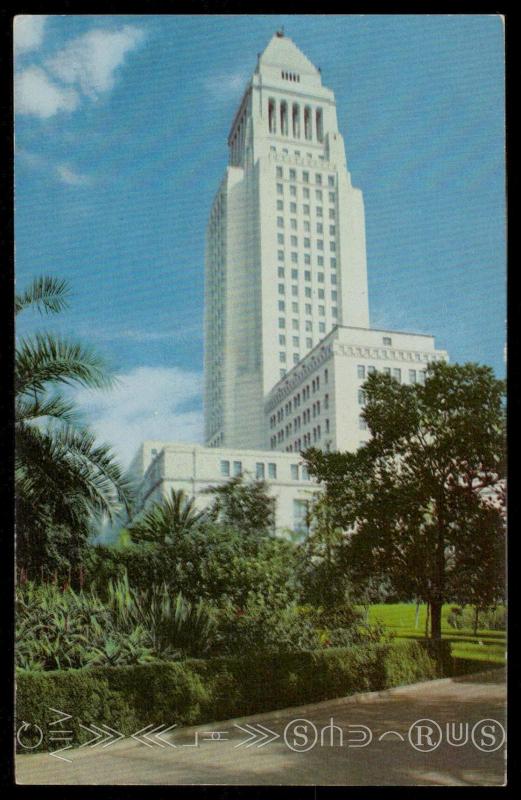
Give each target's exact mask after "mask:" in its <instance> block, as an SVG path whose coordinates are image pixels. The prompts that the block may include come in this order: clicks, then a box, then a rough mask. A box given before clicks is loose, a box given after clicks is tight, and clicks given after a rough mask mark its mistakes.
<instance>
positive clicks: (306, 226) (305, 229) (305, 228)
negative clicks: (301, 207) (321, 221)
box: [303, 219, 311, 233]
mask: <svg viewBox="0 0 521 800" xmlns="http://www.w3.org/2000/svg"><path fill="white" fill-rule="evenodd" d="M303 225H304V231H305V233H309V232H310V231H311V225H310V224H309V220H308V219H305V220H304V222H303Z"/></svg>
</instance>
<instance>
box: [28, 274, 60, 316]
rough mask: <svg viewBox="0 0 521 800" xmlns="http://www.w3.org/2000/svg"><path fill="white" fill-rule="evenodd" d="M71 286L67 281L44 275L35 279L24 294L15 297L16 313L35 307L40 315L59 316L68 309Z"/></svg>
mask: <svg viewBox="0 0 521 800" xmlns="http://www.w3.org/2000/svg"><path fill="white" fill-rule="evenodd" d="M68 293H69V284H68V283H67V281H65V280H60V279H59V278H53V277H51V276H49V275H42V276H41V277H39V278H35V279H34V280H33V281H32V283H31V284H29V286H28V287H27V289H25V291H24V292H22V294H17V295H16V297H15V313H16V314H18V313H19V312H20V311H23V310H24V309H25V308H29V307H30V306H34V307H35V308H36V309H37V310H38V311H39V312H40V314H57V313H59V312H60V311H62V310H63V309H64V308H67V305H68V303H67V295H68Z"/></svg>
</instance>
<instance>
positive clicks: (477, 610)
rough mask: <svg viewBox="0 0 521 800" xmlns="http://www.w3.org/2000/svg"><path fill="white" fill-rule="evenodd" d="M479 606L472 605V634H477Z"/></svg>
mask: <svg viewBox="0 0 521 800" xmlns="http://www.w3.org/2000/svg"><path fill="white" fill-rule="evenodd" d="M478 622H479V608H478V607H477V606H474V636H477V635H478Z"/></svg>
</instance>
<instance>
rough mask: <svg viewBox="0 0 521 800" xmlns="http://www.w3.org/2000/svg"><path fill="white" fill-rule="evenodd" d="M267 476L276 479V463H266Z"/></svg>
mask: <svg viewBox="0 0 521 800" xmlns="http://www.w3.org/2000/svg"><path fill="white" fill-rule="evenodd" d="M268 478H271V479H272V480H276V478H277V465H276V464H268Z"/></svg>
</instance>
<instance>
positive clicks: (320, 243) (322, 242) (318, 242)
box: [317, 239, 324, 250]
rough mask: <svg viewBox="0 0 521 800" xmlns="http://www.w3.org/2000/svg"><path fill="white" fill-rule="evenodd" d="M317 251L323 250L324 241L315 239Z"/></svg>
mask: <svg viewBox="0 0 521 800" xmlns="http://www.w3.org/2000/svg"><path fill="white" fill-rule="evenodd" d="M317 249H318V250H323V249H324V241H323V239H317Z"/></svg>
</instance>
